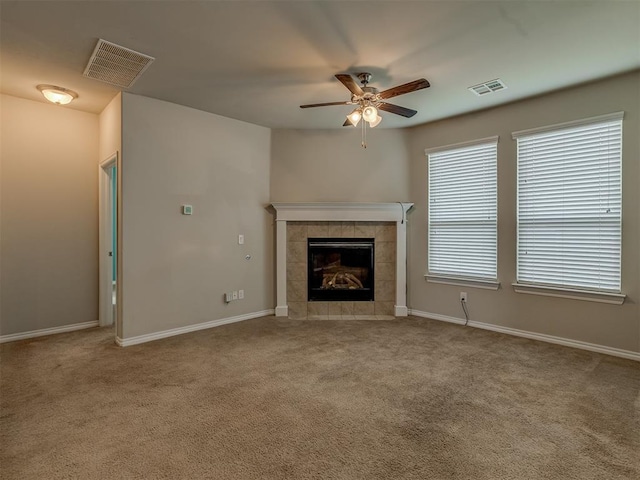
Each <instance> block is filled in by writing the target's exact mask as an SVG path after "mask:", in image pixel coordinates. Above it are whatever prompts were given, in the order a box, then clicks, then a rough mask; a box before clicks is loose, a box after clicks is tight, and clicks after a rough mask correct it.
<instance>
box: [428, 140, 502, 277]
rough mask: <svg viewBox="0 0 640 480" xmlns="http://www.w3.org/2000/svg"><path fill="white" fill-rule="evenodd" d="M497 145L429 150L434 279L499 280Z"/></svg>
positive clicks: (430, 243)
mask: <svg viewBox="0 0 640 480" xmlns="http://www.w3.org/2000/svg"><path fill="white" fill-rule="evenodd" d="M497 142H498V139H497V137H494V138H492V139H490V140H489V141H484V142H481V143H476V142H473V144H472V145H469V144H465V146H462V147H460V146H459V147H451V148H447V147H443V148H441V149H437V151H433V150H432V151H428V155H427V157H428V175H429V182H428V188H429V191H428V193H429V209H428V217H429V218H428V228H429V233H428V255H427V257H428V271H429V274H430V275H444V276H452V277H462V278H477V279H491V280H495V279H496V278H497V198H498V192H497ZM434 150H435V149H434Z"/></svg>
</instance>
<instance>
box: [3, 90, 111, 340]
mask: <svg viewBox="0 0 640 480" xmlns="http://www.w3.org/2000/svg"><path fill="white" fill-rule="evenodd" d="M0 106H1V122H0V124H1V125H0V128H1V135H2V145H1V147H0V157H1V162H2V166H1V169H2V185H1V189H0V190H1V196H2V201H1V206H2V207H1V208H2V212H1V215H0V217H1V233H2V245H1V255H0V256H1V257H2V263H1V276H0V278H1V280H2V302H1V312H2V314H1V324H0V333H1V334H2V335H9V334H13V333H22V332H28V331H32V330H40V329H44V328H52V327H60V326H65V325H71V324H75V323H83V322H91V321H96V320H97V319H98V206H97V203H98V193H97V187H98V185H97V180H96V178H97V174H96V172H97V157H98V130H99V129H98V115H95V114H92V113H84V112H80V111H78V110H72V109H69V108H65V107H61V106H56V105H52V104H48V103H42V102H35V101H32V100H24V99H20V98H16V97H11V96H8V95H2V96H1V105H0Z"/></svg>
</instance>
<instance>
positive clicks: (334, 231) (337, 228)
mask: <svg viewBox="0 0 640 480" xmlns="http://www.w3.org/2000/svg"><path fill="white" fill-rule="evenodd" d="M327 236H329V237H331V238H340V237H341V236H342V224H341V223H340V222H329V225H328V226H327Z"/></svg>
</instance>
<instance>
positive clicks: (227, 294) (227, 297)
mask: <svg viewBox="0 0 640 480" xmlns="http://www.w3.org/2000/svg"><path fill="white" fill-rule="evenodd" d="M232 297H233V295H231V294H230V293H225V294H224V301H225V302H226V303H230V302H231V300H232Z"/></svg>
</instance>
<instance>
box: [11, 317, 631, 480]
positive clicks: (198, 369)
mask: <svg viewBox="0 0 640 480" xmlns="http://www.w3.org/2000/svg"><path fill="white" fill-rule="evenodd" d="M0 354H1V375H2V377H1V387H2V390H1V391H2V398H1V407H2V411H1V414H2V417H1V424H0V427H1V433H0V435H1V437H0V439H1V441H2V444H1V447H2V450H1V455H0V461H1V463H0V476H1V478H3V479H63V478H64V479H67V478H69V479H71V478H73V479H76V478H77V479H111V478H126V479H138V478H140V479H164V478H167V479H183V478H184V479H199V478H212V479H213V478H215V479H465V480H466V479H474V480H484V479H486V480H499V479H536V480H537V479H563V480H571V479H576V480H577V479H580V480H587V479H606V480H612V479H637V478H640V394H639V391H640V364H638V363H636V362H632V361H627V360H622V359H617V358H613V357H608V356H604V355H599V354H594V353H589V352H584V351H579V350H572V349H569V348H564V347H559V346H555V345H549V344H544V343H538V342H534V341H530V340H525V339H519V338H514V337H509V336H505V335H500V334H496V333H493V332H487V331H482V330H477V329H472V328H465V327H461V326H457V325H450V324H445V323H440V322H435V321H430V320H424V319H417V318H411V317H410V318H408V319H404V320H393V321H377V322H367V321H322V322H313V321H294V320H281V319H276V318H273V317H267V318H261V319H256V320H250V321H246V322H242V323H238V324H233V325H227V326H224V327H219V328H215V329H211V330H206V331H201V332H195V333H192V334H187V335H183V336H180V337H173V338H169V339H165V340H160V341H157V342H153V343H148V344H144V345H138V346H133V347H128V348H125V349H122V348H119V347H117V346H115V345H114V344H113V332H112V331H110V330H108V329H94V330H90V331H80V332H73V333H68V334H62V335H57V336H53V337H48V338H40V339H34V340H30V341H22V342H15V343H10V344H4V345H2V346H1V349H0Z"/></svg>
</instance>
